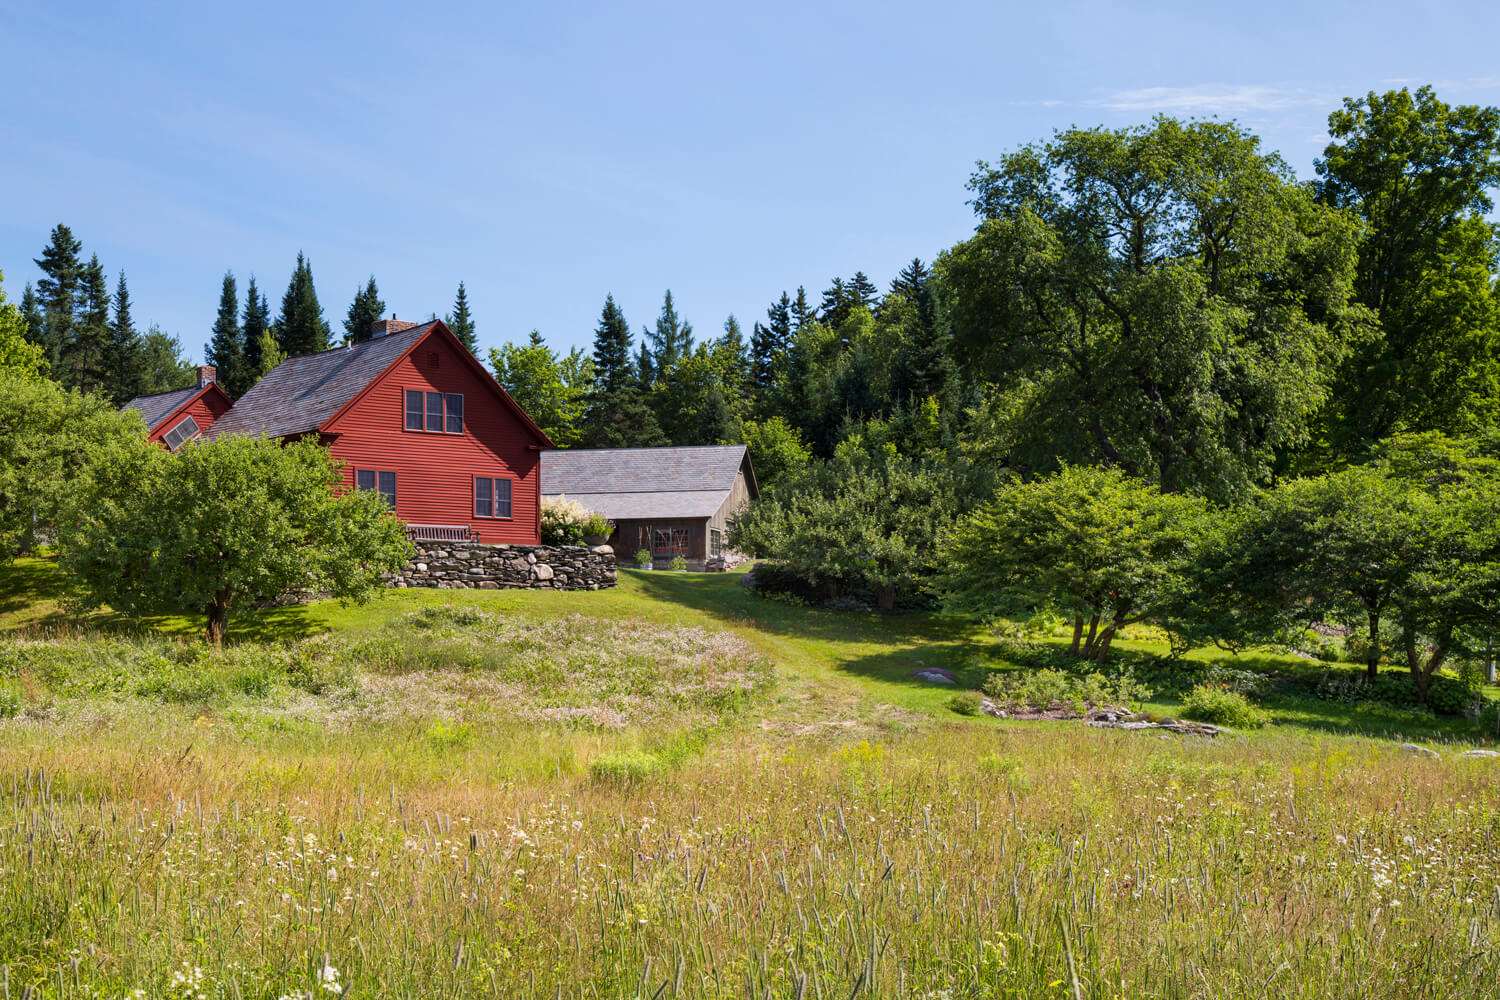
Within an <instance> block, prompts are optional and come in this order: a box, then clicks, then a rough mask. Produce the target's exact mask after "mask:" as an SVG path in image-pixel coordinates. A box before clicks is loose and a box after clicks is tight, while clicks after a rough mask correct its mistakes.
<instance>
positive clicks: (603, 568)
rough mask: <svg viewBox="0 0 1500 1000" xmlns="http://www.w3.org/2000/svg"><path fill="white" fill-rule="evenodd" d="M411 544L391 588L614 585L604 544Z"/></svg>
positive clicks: (582, 587)
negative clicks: (412, 551) (411, 549)
mask: <svg viewBox="0 0 1500 1000" xmlns="http://www.w3.org/2000/svg"><path fill="white" fill-rule="evenodd" d="M415 545H416V548H417V554H416V555H415V556H414V557H413V558H412V560H411V562H409V563H407V564H406V566H405V568H404V569H403V570H402V571H401V574H400V575H399V576H396V577H393V578H392V579H391V580H390V584H389V585H390V586H392V587H443V588H448V589H456V590H465V589H469V588H473V589H477V590H500V589H502V588H507V587H521V588H526V589H530V590H603V589H604V588H606V587H613V586H614V585H615V550H614V549H612V548H610V547H609V546H608V545H594V546H587V545H483V544H480V543H479V542H416V543H415Z"/></svg>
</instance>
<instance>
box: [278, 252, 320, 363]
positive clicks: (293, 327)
mask: <svg viewBox="0 0 1500 1000" xmlns="http://www.w3.org/2000/svg"><path fill="white" fill-rule="evenodd" d="M328 338H329V329H328V321H327V320H326V319H324V318H323V307H322V306H321V305H319V304H318V292H317V289H316V288H314V287H313V273H312V264H311V263H310V262H309V261H308V260H307V258H306V257H305V256H303V254H302V252H301V251H300V250H299V251H298V252H297V266H296V268H295V269H294V270H293V271H292V280H291V281H290V282H288V284H287V286H286V294H284V295H283V296H282V297H281V316H280V317H279V318H278V319H277V320H276V342H277V344H278V345H279V346H280V348H281V351H282V353H283V354H285V355H286V356H288V357H295V356H296V355H299V354H317V353H319V352H320V351H326V350H328Z"/></svg>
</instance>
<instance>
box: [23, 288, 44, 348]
mask: <svg viewBox="0 0 1500 1000" xmlns="http://www.w3.org/2000/svg"><path fill="white" fill-rule="evenodd" d="M21 320H22V322H24V323H25V324H26V339H27V340H29V341H31V342H32V343H33V344H37V345H41V344H44V343H45V342H46V341H45V337H46V330H45V327H44V323H45V320H44V319H43V318H42V307H41V305H40V304H39V303H38V302H37V299H36V292H35V291H34V290H33V289H32V287H31V282H29V281H28V282H26V290H25V291H24V292H22V293H21Z"/></svg>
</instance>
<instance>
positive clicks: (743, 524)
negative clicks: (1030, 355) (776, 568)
mask: <svg viewBox="0 0 1500 1000" xmlns="http://www.w3.org/2000/svg"><path fill="white" fill-rule="evenodd" d="M969 488H970V486H969V483H968V482H967V480H966V478H965V470H962V469H960V468H958V467H955V466H953V465H950V464H948V463H939V462H930V461H926V460H919V459H912V458H907V457H904V456H902V455H899V454H897V453H896V452H895V451H894V449H891V448H888V447H883V448H873V449H867V448H866V445H865V442H864V441H863V439H861V438H859V437H857V436H856V437H853V438H851V439H849V440H847V441H845V442H844V443H843V444H841V445H840V446H839V448H838V452H837V453H836V454H835V455H834V457H833V458H832V459H830V460H829V461H827V462H816V463H814V464H812V465H810V466H807V467H806V468H805V469H804V470H803V471H802V472H801V474H799V475H797V476H795V477H793V478H791V479H788V480H785V481H783V482H781V483H779V484H777V486H776V487H775V488H774V489H773V490H771V491H770V492H769V493H766V494H763V495H762V496H761V499H760V501H759V502H758V503H757V504H754V505H752V506H751V507H750V508H749V509H748V510H747V511H745V512H744V513H743V514H741V515H739V516H738V517H737V518H735V519H734V521H733V522H732V523H731V525H730V531H729V544H730V545H731V546H733V547H734V548H736V549H738V550H739V551H741V552H746V553H748V554H750V555H753V556H758V557H761V558H764V559H770V560H774V561H775V562H776V563H778V564H780V565H781V567H783V568H784V569H786V570H788V571H790V572H791V573H793V574H794V575H796V576H797V577H799V578H801V579H802V580H805V581H807V582H808V583H809V584H810V585H812V586H813V587H815V588H818V589H820V590H822V591H824V596H828V597H837V596H840V595H843V594H849V593H851V592H854V591H859V590H867V589H873V590H874V591H875V596H876V598H877V600H878V601H879V603H880V604H881V605H882V606H883V607H887V608H889V607H891V606H893V604H894V602H895V599H896V597H897V596H898V595H901V596H904V597H915V596H918V595H919V594H920V593H921V592H922V591H923V590H924V589H925V587H926V586H927V582H928V579H929V577H930V575H931V574H932V572H933V571H934V570H935V568H936V565H937V558H938V550H937V539H938V538H939V536H940V535H941V534H942V533H943V532H945V531H946V530H947V529H948V527H949V526H950V525H951V524H952V522H953V520H954V519H955V518H956V517H957V515H958V513H959V510H960V507H961V498H962V497H964V496H966V495H967V493H968V490H969Z"/></svg>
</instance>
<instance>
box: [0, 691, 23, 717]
mask: <svg viewBox="0 0 1500 1000" xmlns="http://www.w3.org/2000/svg"><path fill="white" fill-rule="evenodd" d="M20 714H21V695H20V694H19V693H18V692H15V691H3V690H0V719H13V718H15V717H16V716H18V715H20Z"/></svg>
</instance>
